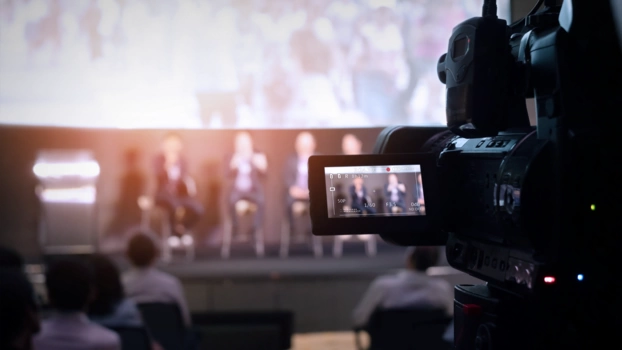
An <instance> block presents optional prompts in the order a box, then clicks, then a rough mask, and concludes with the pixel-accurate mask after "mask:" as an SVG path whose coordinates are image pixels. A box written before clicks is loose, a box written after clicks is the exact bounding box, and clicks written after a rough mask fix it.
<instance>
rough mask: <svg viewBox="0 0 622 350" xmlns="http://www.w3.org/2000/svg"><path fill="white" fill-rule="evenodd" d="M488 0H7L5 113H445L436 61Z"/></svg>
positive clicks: (146, 120)
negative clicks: (457, 29) (452, 36)
mask: <svg viewBox="0 0 622 350" xmlns="http://www.w3.org/2000/svg"><path fill="white" fill-rule="evenodd" d="M481 3H482V1H475V0H469V1H460V0H413V1H396V0H393V1H391V0H365V1H363V0H361V1H355V0H352V1H350V0H337V1H328V0H298V1H294V0H237V1H236V0H228V1H215V0H204V1H199V0H196V1H195V0H177V1H175V0H123V1H121V0H93V1H91V0H59V1H55V0H28V1H27V0H5V1H2V2H1V3H0V77H1V78H0V123H2V124H26V125H54V126H72V127H113V128H222V127H225V128H331V127H366V126H386V125H390V124H411V125H440V124H444V123H445V116H444V100H443V99H444V93H443V92H444V86H443V85H442V84H441V83H440V82H439V81H438V79H437V77H436V61H437V59H438V57H439V56H440V55H441V54H442V53H444V52H445V51H446V48H447V42H448V39H449V36H450V34H451V30H452V28H453V27H454V26H455V25H456V24H458V23H459V22H461V21H462V20H464V19H466V18H468V17H472V16H476V15H478V14H479V12H480V11H481ZM498 3H499V14H500V17H502V18H508V15H509V6H508V1H507V0H500V1H498Z"/></svg>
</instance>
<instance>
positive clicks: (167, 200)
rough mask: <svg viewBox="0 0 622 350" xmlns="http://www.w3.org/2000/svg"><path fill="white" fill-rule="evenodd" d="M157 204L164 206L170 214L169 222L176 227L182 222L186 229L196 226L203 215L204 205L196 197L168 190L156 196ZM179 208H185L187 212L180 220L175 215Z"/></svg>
mask: <svg viewBox="0 0 622 350" xmlns="http://www.w3.org/2000/svg"><path fill="white" fill-rule="evenodd" d="M155 204H156V205H157V206H159V207H162V208H164V209H165V210H166V211H167V212H168V215H169V220H170V221H169V222H170V223H171V225H172V226H173V228H174V227H175V225H176V224H182V225H183V226H184V227H185V228H186V229H188V228H191V227H192V226H194V225H195V224H196V223H197V222H198V221H199V219H200V218H201V215H203V211H204V209H203V205H201V203H200V202H199V201H198V200H196V199H195V198H192V197H188V196H176V195H174V194H172V193H169V192H166V191H160V192H159V193H158V194H157V195H156V198H155ZM178 208H184V209H185V213H184V216H183V217H182V218H181V220H180V221H178V220H177V218H176V216H175V211H176V210H177V209H178Z"/></svg>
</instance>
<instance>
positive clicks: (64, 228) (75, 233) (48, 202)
mask: <svg viewBox="0 0 622 350" xmlns="http://www.w3.org/2000/svg"><path fill="white" fill-rule="evenodd" d="M99 171H100V168H99V164H98V163H97V161H96V160H95V158H94V156H93V154H92V152H91V151H89V150H43V151H40V152H39V153H38V155H37V159H36V161H35V164H34V166H33V172H34V173H35V175H36V176H37V178H38V180H39V185H38V186H37V188H36V189H35V191H36V193H37V196H38V198H39V200H40V202H41V211H40V213H41V214H40V215H41V216H40V218H39V242H40V244H41V248H42V250H43V252H44V254H46V255H75V254H80V255H82V254H91V253H94V252H95V250H96V248H97V228H96V222H97V220H96V217H97V215H96V214H97V213H96V203H97V201H96V199H97V180H98V178H99Z"/></svg>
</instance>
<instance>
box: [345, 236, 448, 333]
mask: <svg viewBox="0 0 622 350" xmlns="http://www.w3.org/2000/svg"><path fill="white" fill-rule="evenodd" d="M438 256H439V247H425V246H419V247H410V248H409V249H408V250H407V254H406V268H405V269H403V270H402V271H399V272H398V273H396V274H393V275H385V276H380V277H378V278H377V279H376V280H375V281H374V282H373V283H372V284H371V286H369V289H368V290H367V292H365V295H364V296H363V299H361V301H360V302H359V304H358V306H357V307H356V309H354V313H353V319H354V325H355V326H364V325H365V324H367V322H368V321H369V317H370V316H371V315H372V314H373V312H374V311H375V310H376V309H378V308H382V309H395V308H415V307H421V308H439V309H442V310H445V312H446V313H447V314H448V315H452V314H453V302H454V293H453V289H452V287H451V285H450V284H449V283H448V282H447V281H445V280H443V279H440V278H434V277H430V276H428V275H427V274H426V271H427V270H428V268H430V267H432V266H435V265H437V264H438Z"/></svg>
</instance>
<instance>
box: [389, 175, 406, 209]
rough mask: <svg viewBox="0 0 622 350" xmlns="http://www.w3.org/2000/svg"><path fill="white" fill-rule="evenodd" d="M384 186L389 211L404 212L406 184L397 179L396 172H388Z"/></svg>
mask: <svg viewBox="0 0 622 350" xmlns="http://www.w3.org/2000/svg"><path fill="white" fill-rule="evenodd" d="M384 188H385V195H386V198H387V200H388V201H389V207H390V213H393V214H396V213H403V212H405V211H406V201H405V199H404V198H405V197H406V185H404V184H403V183H402V182H400V181H399V179H398V178H397V175H396V174H389V178H388V183H387V184H386V185H385V187H384Z"/></svg>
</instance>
